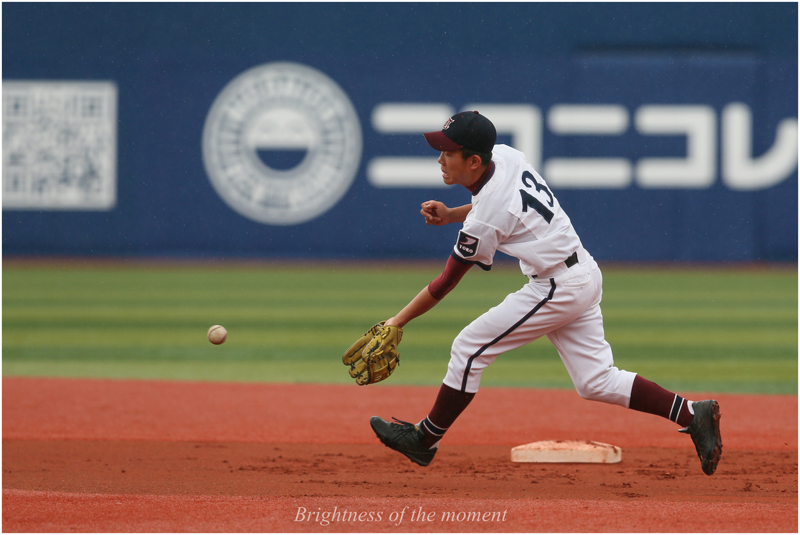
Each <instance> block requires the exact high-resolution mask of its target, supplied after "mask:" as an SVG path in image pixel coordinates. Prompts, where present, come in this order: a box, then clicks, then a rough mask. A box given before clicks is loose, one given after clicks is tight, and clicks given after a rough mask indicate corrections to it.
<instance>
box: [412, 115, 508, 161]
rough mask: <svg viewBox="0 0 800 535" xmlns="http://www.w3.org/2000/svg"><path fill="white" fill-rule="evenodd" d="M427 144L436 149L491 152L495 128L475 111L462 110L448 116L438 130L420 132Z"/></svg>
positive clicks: (495, 132)
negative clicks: (464, 149)
mask: <svg viewBox="0 0 800 535" xmlns="http://www.w3.org/2000/svg"><path fill="white" fill-rule="evenodd" d="M422 135H423V136H425V141H427V142H428V145H430V146H431V147H433V148H434V149H436V150H438V151H449V150H459V149H462V148H466V149H470V150H474V151H475V152H492V149H493V148H494V144H495V142H497V130H495V128H494V125H493V124H492V121H490V120H489V119H487V118H486V117H484V116H483V115H481V114H480V113H478V112H477V111H462V112H461V113H456V114H455V115H453V116H452V117H450V118H449V119H448V120H447V122H446V123H444V126H443V127H442V129H441V130H440V131H438V132H428V133H426V134H422Z"/></svg>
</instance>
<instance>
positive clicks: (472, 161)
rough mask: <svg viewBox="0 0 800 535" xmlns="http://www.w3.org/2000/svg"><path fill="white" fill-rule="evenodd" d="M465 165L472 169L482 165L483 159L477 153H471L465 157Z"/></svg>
mask: <svg viewBox="0 0 800 535" xmlns="http://www.w3.org/2000/svg"><path fill="white" fill-rule="evenodd" d="M467 165H468V166H469V168H470V169H472V170H473V171H474V170H476V169H478V168H479V167H481V166H482V165H483V160H481V157H480V156H478V155H477V154H473V155H472V156H470V157H469V158H467Z"/></svg>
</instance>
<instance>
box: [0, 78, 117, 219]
mask: <svg viewBox="0 0 800 535" xmlns="http://www.w3.org/2000/svg"><path fill="white" fill-rule="evenodd" d="M116 167H117V87H116V84H114V83H113V82H60V81H59V82H55V81H35V82H31V81H3V209H38V210H111V209H112V208H113V207H114V205H115V204H116V198H117V169H116Z"/></svg>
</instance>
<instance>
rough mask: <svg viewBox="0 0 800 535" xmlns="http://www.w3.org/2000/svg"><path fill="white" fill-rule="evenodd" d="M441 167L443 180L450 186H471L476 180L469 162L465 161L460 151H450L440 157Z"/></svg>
mask: <svg viewBox="0 0 800 535" xmlns="http://www.w3.org/2000/svg"><path fill="white" fill-rule="evenodd" d="M439 165H440V166H441V169H442V180H443V181H444V183H445V184H447V185H448V186H452V185H453V184H461V185H462V186H467V185H469V184H468V182H471V181H472V180H474V179H473V178H472V171H471V169H470V165H469V161H468V160H465V159H464V157H463V156H462V155H461V151H460V150H448V151H445V152H442V154H441V155H439Z"/></svg>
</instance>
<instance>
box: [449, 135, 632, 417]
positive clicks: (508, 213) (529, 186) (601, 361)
mask: <svg viewBox="0 0 800 535" xmlns="http://www.w3.org/2000/svg"><path fill="white" fill-rule="evenodd" d="M492 162H493V165H494V170H493V171H492V174H491V175H490V176H489V178H488V179H486V180H485V181H484V183H483V184H482V185H481V187H480V188H479V189H478V190H477V191H476V192H474V193H473V198H472V209H471V210H470V212H469V215H468V216H467V218H466V220H465V221H464V225H463V228H462V230H461V231H460V232H459V235H458V241H457V243H456V245H455V247H454V250H453V255H452V256H453V258H455V259H456V260H458V261H459V262H463V263H474V264H477V265H478V266H480V267H482V268H483V269H486V270H488V269H490V268H491V265H492V262H493V259H494V255H495V252H496V251H501V252H503V253H506V254H508V255H510V256H513V257H515V258H518V259H519V264H520V268H521V269H522V273H523V274H525V275H527V276H528V277H529V278H530V282H529V283H528V284H526V285H525V286H523V287H522V288H521V289H520V290H519V291H517V292H515V293H513V294H510V295H509V296H507V297H506V299H505V300H504V301H503V302H502V303H500V304H499V305H497V306H496V307H493V308H492V309H490V310H489V311H487V312H486V313H485V314H483V315H482V316H480V317H479V318H477V319H476V320H475V321H473V322H472V323H470V324H469V325H468V326H467V327H465V328H464V330H462V331H461V333H460V334H459V335H458V336H457V337H456V339H455V340H454V341H453V346H452V350H451V354H450V363H449V365H448V369H447V375H446V376H445V379H444V384H446V385H447V386H449V387H450V388H453V389H456V390H460V391H462V392H468V393H474V392H477V391H478V387H479V384H480V379H481V374H482V372H483V370H484V369H485V368H486V367H487V366H489V365H490V364H491V363H492V362H494V360H495V358H497V356H498V355H500V354H501V353H504V352H506V351H510V350H512V349H515V348H517V347H520V346H523V345H525V344H528V343H530V342H532V341H534V340H536V339H538V338H540V337H541V336H545V335H546V336H547V337H548V338H549V339H550V341H551V342H552V343H553V345H554V346H555V347H556V349H557V350H558V353H559V355H560V356H561V360H562V361H563V362H564V365H565V366H566V367H567V371H568V372H569V375H570V378H571V379H572V382H573V383H574V384H575V388H576V389H577V391H578V393H579V394H580V395H581V396H582V397H584V398H586V399H592V400H596V401H603V402H606V403H613V404H616V405H621V406H623V407H626V408H627V407H628V404H629V402H630V394H631V387H632V385H633V380H634V378H635V377H636V374H634V373H631V372H627V371H623V370H619V369H618V368H616V367H615V366H614V359H613V356H612V353H611V347H610V346H609V344H608V342H606V340H605V336H604V332H603V316H602V314H601V312H600V300H601V297H602V282H603V278H602V274H601V272H600V268H599V267H598V266H597V263H596V262H595V261H594V259H593V258H592V256H591V255H590V254H589V253H588V251H586V250H585V249H584V248H583V246H582V245H581V241H580V238H578V235H577V234H576V232H575V229H574V228H573V227H572V223H571V222H570V219H569V217H567V214H566V213H564V211H563V210H562V209H561V206H560V205H559V203H558V200H557V199H556V198H555V196H554V195H553V193H552V191H551V190H550V188H549V187H548V186H547V183H546V182H545V180H544V179H543V178H542V177H541V176H539V174H538V173H537V172H536V170H534V169H533V167H532V166H531V165H530V164H529V163H528V162H527V161H526V160H525V156H524V154H522V153H521V152H519V151H517V150H515V149H513V148H511V147H509V146H507V145H495V147H494V150H493V152H492Z"/></svg>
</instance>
